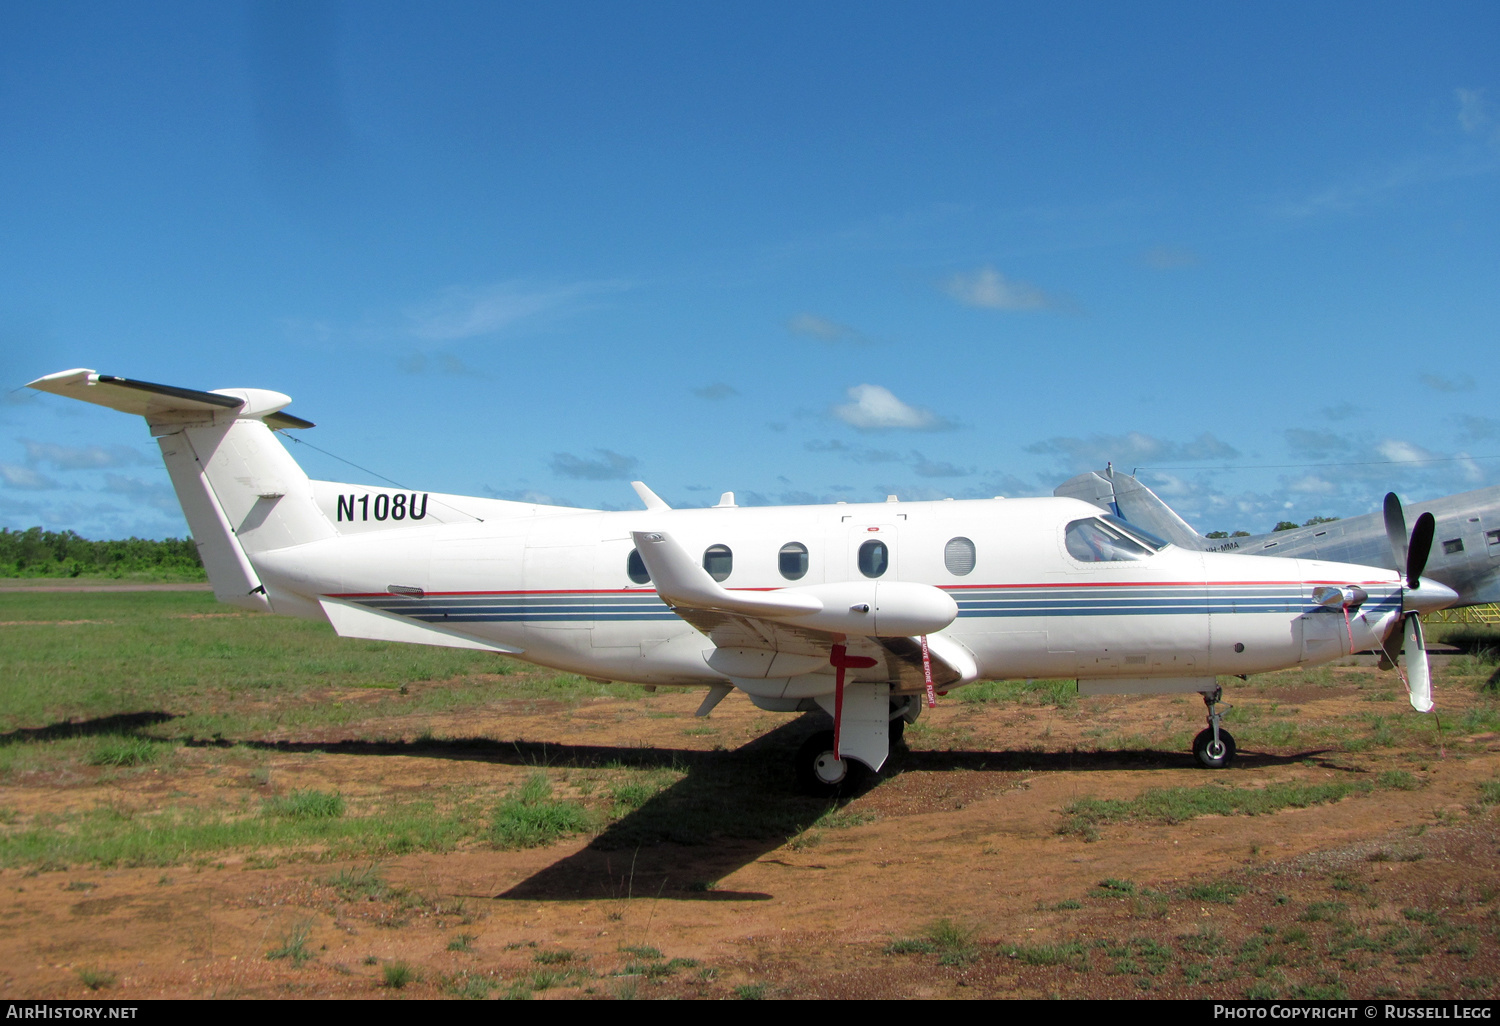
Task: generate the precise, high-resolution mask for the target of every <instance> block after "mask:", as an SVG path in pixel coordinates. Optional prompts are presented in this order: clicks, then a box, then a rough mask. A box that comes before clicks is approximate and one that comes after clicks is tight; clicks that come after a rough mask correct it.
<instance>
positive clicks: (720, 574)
mask: <svg viewBox="0 0 1500 1026" xmlns="http://www.w3.org/2000/svg"><path fill="white" fill-rule="evenodd" d="M703 569H705V570H707V571H708V576H710V577H712V578H713V579H714V580H716V581H722V580H724V579H726V578H727V577H728V576H729V574H730V571H732V570H733V569H734V553H733V552H730V551H729V546H728V545H710V546H709V547H708V548H707V549H704V550H703Z"/></svg>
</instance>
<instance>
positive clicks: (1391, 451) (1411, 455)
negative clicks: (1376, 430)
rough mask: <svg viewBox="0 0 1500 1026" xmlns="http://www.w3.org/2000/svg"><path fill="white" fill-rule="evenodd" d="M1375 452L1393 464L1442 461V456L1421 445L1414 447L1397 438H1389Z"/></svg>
mask: <svg viewBox="0 0 1500 1026" xmlns="http://www.w3.org/2000/svg"><path fill="white" fill-rule="evenodd" d="M1375 451H1376V452H1378V453H1380V455H1381V456H1383V457H1385V458H1386V459H1388V460H1390V461H1392V462H1393V463H1423V462H1427V461H1429V460H1439V459H1442V457H1441V456H1438V455H1437V454H1436V453H1433V452H1429V451H1428V450H1426V449H1424V448H1422V447H1421V446H1420V445H1413V444H1412V443H1410V442H1403V441H1401V440H1399V439H1396V438H1387V439H1386V440H1385V441H1383V442H1381V443H1380V444H1379V445H1377V446H1376V447H1375Z"/></svg>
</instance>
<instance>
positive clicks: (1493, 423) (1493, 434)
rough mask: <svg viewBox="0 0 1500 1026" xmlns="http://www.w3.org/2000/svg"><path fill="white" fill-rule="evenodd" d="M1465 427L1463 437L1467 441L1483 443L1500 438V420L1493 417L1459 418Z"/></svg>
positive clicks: (1466, 415)
mask: <svg viewBox="0 0 1500 1026" xmlns="http://www.w3.org/2000/svg"><path fill="white" fill-rule="evenodd" d="M1458 422H1459V424H1460V425H1461V426H1462V427H1463V437H1464V439H1465V440H1467V441H1471V442H1481V441H1487V440H1489V439H1492V438H1500V420H1495V419H1494V418H1493V417H1475V416H1472V415H1470V414H1464V415H1463V416H1460V417H1459V418H1458Z"/></svg>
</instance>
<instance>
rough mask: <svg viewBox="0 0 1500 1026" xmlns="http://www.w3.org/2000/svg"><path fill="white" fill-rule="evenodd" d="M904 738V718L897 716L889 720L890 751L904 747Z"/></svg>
mask: <svg viewBox="0 0 1500 1026" xmlns="http://www.w3.org/2000/svg"><path fill="white" fill-rule="evenodd" d="M905 739H906V720H905V719H904V718H903V717H900V716H897V717H896V718H895V719H894V720H892V721H891V725H890V745H891V751H893V752H894V751H895V750H896V749H898V748H904V747H905V746H906V740H905Z"/></svg>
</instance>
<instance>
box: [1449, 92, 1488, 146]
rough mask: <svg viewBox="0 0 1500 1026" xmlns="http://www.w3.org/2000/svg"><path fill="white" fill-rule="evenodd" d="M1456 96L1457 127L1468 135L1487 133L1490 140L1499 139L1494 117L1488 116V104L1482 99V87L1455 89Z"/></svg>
mask: <svg viewBox="0 0 1500 1026" xmlns="http://www.w3.org/2000/svg"><path fill="white" fill-rule="evenodd" d="M1453 92H1454V95H1456V96H1457V97H1458V127H1460V128H1462V129H1463V130H1464V131H1465V132H1466V133H1468V134H1469V135H1481V136H1482V135H1487V136H1489V137H1490V138H1491V139H1492V140H1494V139H1500V129H1497V126H1496V125H1495V120H1494V118H1492V117H1490V112H1489V105H1488V104H1487V103H1485V100H1484V90H1483V89H1455V90H1454V91H1453Z"/></svg>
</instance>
